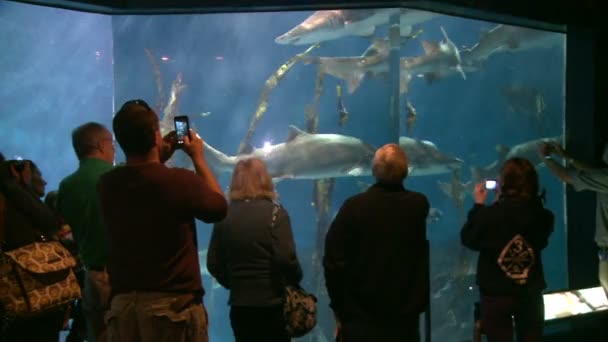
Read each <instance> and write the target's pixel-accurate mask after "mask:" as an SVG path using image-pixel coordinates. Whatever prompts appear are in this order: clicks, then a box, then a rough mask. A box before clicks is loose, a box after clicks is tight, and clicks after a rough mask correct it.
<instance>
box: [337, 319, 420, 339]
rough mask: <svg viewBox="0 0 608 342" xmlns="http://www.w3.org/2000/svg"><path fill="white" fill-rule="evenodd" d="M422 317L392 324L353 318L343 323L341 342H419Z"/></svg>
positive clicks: (340, 335)
mask: <svg viewBox="0 0 608 342" xmlns="http://www.w3.org/2000/svg"><path fill="white" fill-rule="evenodd" d="M419 324H420V316H418V315H415V316H412V317H407V318H403V319H400V320H397V321H391V322H371V321H369V320H368V319H358V318H352V319H349V320H348V321H346V322H342V327H341V330H340V332H339V336H338V338H337V339H336V340H337V341H339V342H370V341H382V342H419V341H420V327H419Z"/></svg>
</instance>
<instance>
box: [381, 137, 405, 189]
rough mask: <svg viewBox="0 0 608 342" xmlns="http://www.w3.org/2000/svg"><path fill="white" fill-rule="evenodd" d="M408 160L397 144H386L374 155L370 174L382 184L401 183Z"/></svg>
mask: <svg viewBox="0 0 608 342" xmlns="http://www.w3.org/2000/svg"><path fill="white" fill-rule="evenodd" d="M408 164H409V162H408V159H407V154H405V151H404V150H403V149H401V147H399V145H397V144H386V145H384V146H382V147H381V148H379V149H378V150H377V151H376V154H374V160H373V161H372V174H373V175H374V177H376V180H378V181H379V182H383V183H401V182H403V180H404V179H405V178H406V177H407V173H408Z"/></svg>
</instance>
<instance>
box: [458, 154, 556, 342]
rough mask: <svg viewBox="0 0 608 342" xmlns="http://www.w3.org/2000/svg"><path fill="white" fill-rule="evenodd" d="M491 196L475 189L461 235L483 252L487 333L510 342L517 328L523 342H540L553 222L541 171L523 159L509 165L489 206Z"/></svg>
mask: <svg viewBox="0 0 608 342" xmlns="http://www.w3.org/2000/svg"><path fill="white" fill-rule="evenodd" d="M487 196H488V189H487V188H486V186H485V183H479V184H476V185H475V189H474V191H473V198H474V200H475V204H474V206H473V208H472V209H471V210H470V211H469V214H468V219H467V222H466V223H465V225H464V226H463V228H462V231H461V239H462V243H463V244H464V245H465V246H466V247H468V248H470V249H472V250H475V251H479V258H478V262H477V285H478V286H479V292H480V295H481V326H482V331H483V333H484V334H485V335H486V336H487V337H488V341H489V342H496V341H500V342H502V341H509V342H511V341H513V335H514V331H513V330H514V325H513V323H515V333H516V335H517V340H518V341H526V342H531V341H541V340H542V335H543V325H544V303H543V296H542V292H543V290H544V289H545V288H546V287H547V284H546V282H545V276H544V273H543V265H542V258H541V251H542V250H543V249H544V248H545V247H546V246H547V243H548V240H549V236H550V235H551V233H552V232H553V223H554V217H553V214H552V213H551V212H550V211H549V210H547V209H545V208H544V207H543V198H542V197H543V196H539V185H538V175H537V173H536V169H535V168H534V166H533V165H532V164H531V163H530V161H528V160H526V159H523V158H512V159H509V160H507V161H506V162H505V164H504V165H503V167H502V169H501V172H500V177H499V179H498V182H497V187H496V198H495V201H494V203H492V204H491V205H489V206H486V205H485V202H486V198H487Z"/></svg>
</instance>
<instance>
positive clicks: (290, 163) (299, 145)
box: [204, 125, 376, 179]
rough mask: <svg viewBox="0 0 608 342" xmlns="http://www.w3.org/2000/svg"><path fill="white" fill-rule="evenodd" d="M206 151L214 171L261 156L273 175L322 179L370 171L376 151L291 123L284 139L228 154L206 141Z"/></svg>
mask: <svg viewBox="0 0 608 342" xmlns="http://www.w3.org/2000/svg"><path fill="white" fill-rule="evenodd" d="M204 150H205V151H204V154H205V158H206V159H207V162H208V163H209V165H210V166H211V168H212V169H213V170H216V171H215V172H232V170H233V169H234V166H235V165H236V163H237V162H238V161H239V160H241V159H247V158H252V157H255V158H260V159H262V160H263V161H264V162H265V164H266V167H267V169H268V172H269V173H270V175H271V176H272V177H273V178H278V179H323V178H333V177H346V176H359V175H369V174H371V161H372V158H373V156H374V153H375V151H376V148H375V147H374V146H371V145H369V144H367V143H365V142H363V141H362V140H360V139H358V138H355V137H351V136H346V135H339V134H311V133H306V132H304V131H302V130H301V129H299V128H297V127H295V126H293V125H290V126H289V132H288V137H287V139H286V141H285V142H283V143H279V144H275V145H270V146H266V147H264V148H255V149H254V148H252V147H251V146H249V147H248V148H247V149H245V150H244V151H243V153H242V154H239V155H237V156H227V155H225V154H224V153H222V152H221V151H219V150H216V149H215V148H213V147H212V146H211V145H209V144H207V143H206V142H205V144H204Z"/></svg>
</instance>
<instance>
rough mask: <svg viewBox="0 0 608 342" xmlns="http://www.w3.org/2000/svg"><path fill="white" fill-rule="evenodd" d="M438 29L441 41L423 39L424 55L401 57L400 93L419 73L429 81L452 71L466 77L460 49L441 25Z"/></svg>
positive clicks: (403, 91)
mask: <svg viewBox="0 0 608 342" xmlns="http://www.w3.org/2000/svg"><path fill="white" fill-rule="evenodd" d="M440 29H441V33H442V34H443V38H444V40H443V41H440V42H437V43H430V42H427V41H423V42H422V47H423V49H424V55H422V56H417V57H405V58H401V60H400V64H401V67H400V69H401V75H400V78H401V92H402V93H406V92H407V84H408V83H409V81H410V80H411V78H412V77H413V76H415V75H421V76H423V77H424V78H425V79H426V80H427V81H429V82H430V81H433V80H436V79H439V78H443V77H446V76H447V75H450V74H453V73H459V74H460V75H461V76H462V78H463V79H465V80H466V79H467V77H466V74H465V69H463V66H462V58H461V56H460V50H459V49H458V47H457V46H456V44H454V42H453V41H452V40H451V39H450V37H448V34H447V32H446V31H445V29H444V28H443V26H441V27H440Z"/></svg>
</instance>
